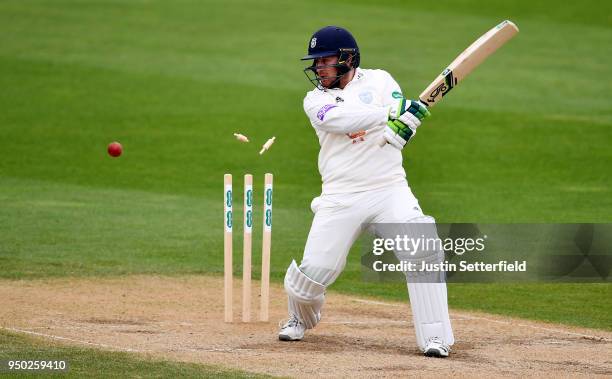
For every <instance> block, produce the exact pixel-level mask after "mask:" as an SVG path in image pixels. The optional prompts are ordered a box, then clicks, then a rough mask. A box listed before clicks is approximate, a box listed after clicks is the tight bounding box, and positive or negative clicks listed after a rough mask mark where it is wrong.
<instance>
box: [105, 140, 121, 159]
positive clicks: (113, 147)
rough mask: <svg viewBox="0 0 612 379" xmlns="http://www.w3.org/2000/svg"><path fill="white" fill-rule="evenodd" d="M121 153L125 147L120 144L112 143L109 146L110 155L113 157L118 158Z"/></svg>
mask: <svg viewBox="0 0 612 379" xmlns="http://www.w3.org/2000/svg"><path fill="white" fill-rule="evenodd" d="M121 152H123V147H121V144H120V143H119V142H111V143H109V144H108V154H109V155H110V156H111V157H118V156H120V155H121Z"/></svg>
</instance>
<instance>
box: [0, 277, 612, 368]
mask: <svg viewBox="0 0 612 379" xmlns="http://www.w3.org/2000/svg"><path fill="white" fill-rule="evenodd" d="M235 286H236V287H235V295H234V296H235V297H234V300H235V308H234V309H235V314H234V318H235V320H236V322H234V323H233V324H226V323H224V322H222V320H223V300H222V280H221V279H220V278H218V277H201V276H189V277H157V276H153V277H152V276H131V277H121V278H110V279H109V278H105V279H98V278H96V279H53V280H33V281H6V280H3V281H0V298H2V299H3V312H2V313H1V315H0V326H1V327H2V328H4V329H6V330H10V331H14V332H20V333H27V334H33V335H38V336H43V337H46V338H49V339H54V340H57V341H62V342H63V343H67V344H72V345H81V346H90V347H97V348H101V349H108V350H122V351H132V352H136V353H144V354H146V355H149V356H154V357H162V358H167V359H172V360H177V361H189V362H196V363H210V364H220V365H223V366H227V367H235V368H239V369H243V370H247V371H251V372H259V373H268V374H272V375H284V376H293V377H312V376H327V377H349V376H350V377H371V376H377V377H397V376H398V375H402V376H405V375H417V376H418V375H436V376H445V375H449V374H453V375H459V376H470V377H474V376H481V377H485V376H486V377H492V376H526V375H530V376H532V375H535V376H544V375H546V376H548V377H555V376H564V377H566V376H589V377H593V376H610V375H612V333H610V332H605V331H601V330H590V329H583V328H574V327H567V326H562V325H552V324H546V323H541V322H532V321H525V320H518V319H512V318H505V317H500V316H491V315H486V314H478V313H471V312H465V311H452V312H451V318H452V321H453V325H454V328H455V338H456V340H457V343H456V344H455V346H454V347H453V352H452V355H451V357H450V358H449V359H444V360H441V359H434V358H425V357H423V356H422V355H421V354H420V352H419V351H418V350H417V348H416V347H415V346H416V345H415V338H414V333H413V330H412V322H411V318H410V308H409V306H408V304H402V303H392V302H379V301H374V300H368V299H360V298H355V297H350V296H344V295H339V294H335V293H331V294H328V297H327V304H326V307H325V308H324V314H323V322H322V323H321V324H320V325H319V326H317V328H316V329H315V330H311V331H309V332H308V334H307V335H306V338H305V339H304V340H303V341H301V342H280V341H278V340H277V336H276V332H277V323H278V321H280V320H281V319H283V318H284V317H286V301H285V295H284V293H283V291H282V288H281V287H279V286H273V287H272V289H271V298H272V299H274V300H273V301H272V303H271V310H270V316H271V322H268V323H260V322H258V323H250V324H243V323H241V322H239V321H238V320H240V317H241V315H240V313H239V309H241V306H240V297H239V294H240V288H239V286H240V282H239V281H238V280H235ZM253 287H254V289H255V288H258V285H257V283H254V286H253ZM253 295H254V296H253V309H254V311H257V305H258V298H257V295H256V294H255V293H254V294H253ZM255 316H256V315H255Z"/></svg>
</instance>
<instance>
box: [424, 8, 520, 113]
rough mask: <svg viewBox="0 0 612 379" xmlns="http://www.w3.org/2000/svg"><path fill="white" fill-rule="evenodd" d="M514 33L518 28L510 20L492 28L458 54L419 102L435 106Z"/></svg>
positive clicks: (426, 90)
mask: <svg viewBox="0 0 612 379" xmlns="http://www.w3.org/2000/svg"><path fill="white" fill-rule="evenodd" d="M516 33H518V27H517V26H516V25H515V24H514V23H513V22H512V21H510V20H505V21H502V22H501V23H500V24H499V25H497V26H495V27H493V28H492V29H491V30H489V31H488V32H486V33H485V34H483V35H482V36H480V38H478V39H477V40H476V41H474V42H473V43H472V44H471V45H470V46H468V48H467V49H465V50H464V51H463V52H462V53H461V54H459V55H458V56H457V58H455V60H454V61H452V62H451V64H450V65H448V67H447V68H446V69H445V70H444V71H442V73H441V74H440V75H438V77H437V78H436V79H435V80H434V81H433V82H431V84H430V85H429V86H427V88H426V89H425V90H424V91H423V92H422V93H421V94H420V95H419V100H421V102H422V103H423V104H425V105H427V106H428V107H432V106H434V105H436V104H437V103H438V102H439V101H440V100H441V99H442V98H443V97H444V96H445V95H446V94H447V93H449V92H450V90H451V89H453V88H454V87H455V86H456V85H457V84H459V82H461V81H463V79H465V78H466V77H467V76H468V75H469V74H470V72H472V70H474V69H475V68H476V67H478V66H479V65H480V64H481V63H482V62H483V61H484V60H485V59H487V57H488V56H489V55H491V54H493V53H494V52H495V51H496V50H497V49H499V48H500V47H501V46H503V45H504V44H505V43H506V42H508V41H509V40H510V39H511V38H512V37H514V36H515V35H516Z"/></svg>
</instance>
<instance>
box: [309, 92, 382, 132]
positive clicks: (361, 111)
mask: <svg viewBox="0 0 612 379" xmlns="http://www.w3.org/2000/svg"><path fill="white" fill-rule="evenodd" d="M304 111H305V112H306V115H308V118H309V119H310V123H311V124H312V126H313V127H315V128H316V129H318V130H322V131H325V132H328V133H336V134H346V133H354V132H357V131H360V130H367V129H370V128H373V127H375V126H379V125H384V124H385V123H386V122H387V119H388V118H389V110H388V108H381V107H374V106H368V105H363V106H359V105H346V104H344V103H339V104H336V103H335V101H334V100H333V98H332V97H331V96H313V95H308V96H306V98H305V99H304Z"/></svg>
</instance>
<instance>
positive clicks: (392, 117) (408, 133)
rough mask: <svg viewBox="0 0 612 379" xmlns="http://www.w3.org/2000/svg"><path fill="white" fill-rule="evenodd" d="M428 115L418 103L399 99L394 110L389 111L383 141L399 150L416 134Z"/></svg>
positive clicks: (426, 110) (424, 107)
mask: <svg viewBox="0 0 612 379" xmlns="http://www.w3.org/2000/svg"><path fill="white" fill-rule="evenodd" d="M429 115H430V113H429V110H428V109H427V107H426V106H425V105H423V104H422V103H421V102H419V101H413V100H408V99H405V98H402V99H400V101H399V103H398V105H397V107H396V108H394V109H391V111H390V113H389V121H387V127H386V128H385V132H384V139H385V141H387V142H388V143H390V144H391V145H393V146H394V147H395V148H397V149H399V150H401V149H403V148H404V146H405V145H406V143H407V142H408V140H410V138H412V137H413V136H414V135H415V134H416V130H417V128H418V127H419V126H420V125H421V120H423V119H424V118H426V117H428V116H429Z"/></svg>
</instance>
